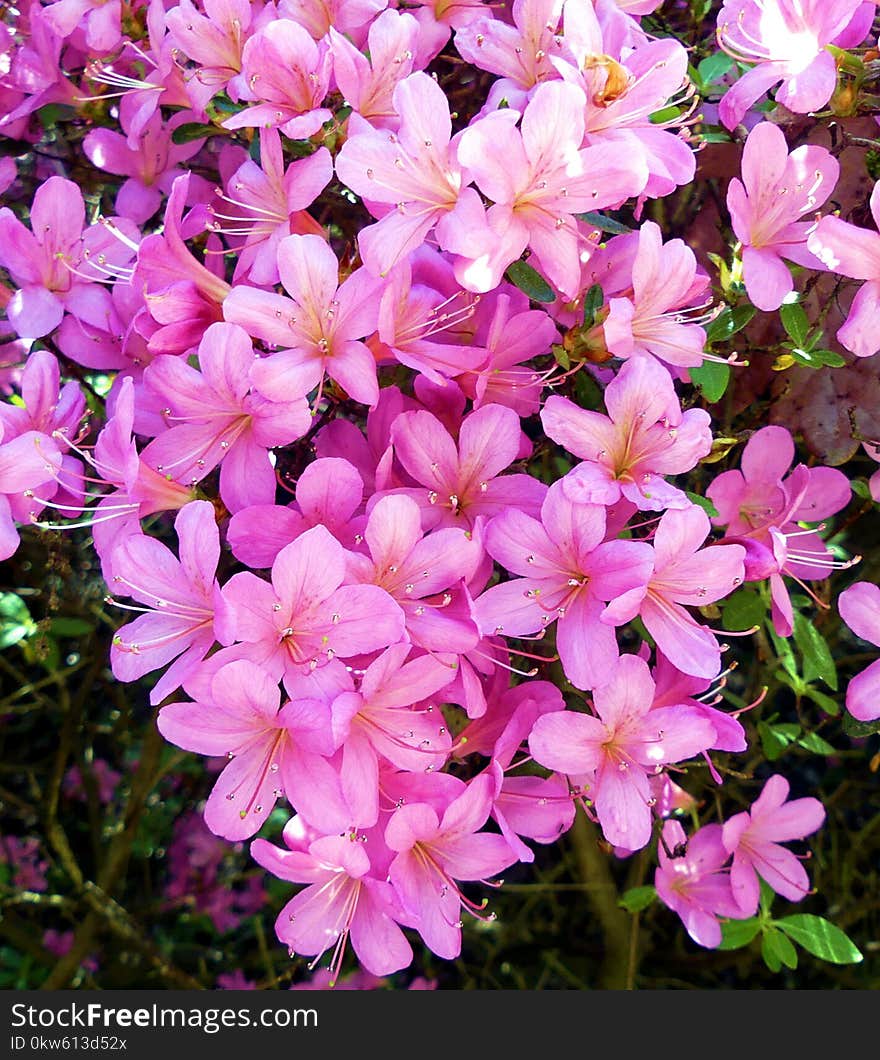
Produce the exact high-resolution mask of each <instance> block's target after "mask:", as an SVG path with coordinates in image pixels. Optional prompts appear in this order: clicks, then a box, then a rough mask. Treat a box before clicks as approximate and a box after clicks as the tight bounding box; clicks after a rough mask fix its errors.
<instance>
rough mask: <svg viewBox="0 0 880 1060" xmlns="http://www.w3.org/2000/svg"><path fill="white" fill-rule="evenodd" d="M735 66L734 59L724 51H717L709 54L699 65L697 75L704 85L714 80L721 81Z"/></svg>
mask: <svg viewBox="0 0 880 1060" xmlns="http://www.w3.org/2000/svg"><path fill="white" fill-rule="evenodd" d="M732 66H733V59H731V58H730V56H729V55H725V54H724V52H715V54H714V55H708V56H707V57H706V58H705V59H703V61H702V62H701V63H700V65H699V66H698V67H697V75H698V76H699V78H700V80H701V81H702V83H703V84H704V85H711V84H712V83H713V81H719V80H720V79H721V78H722V77H724V75H725V74H726V73H727V71H728V70H729V69H730V68H731V67H732Z"/></svg>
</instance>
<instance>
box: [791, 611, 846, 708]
mask: <svg viewBox="0 0 880 1060" xmlns="http://www.w3.org/2000/svg"><path fill="white" fill-rule="evenodd" d="M794 640H795V643H796V644H797V646H798V648H799V649H800V652H801V655H802V656H803V660H804V667H803V677H804V680H805V681H808V682H809V681H812V680H814V679H815V678H817V677H821V678H822V680H823V681H824V682H825V684H826V685H828V687H829V688H831V689H834V690H835V691H836V690H837V667H836V666H835V665H834V658H833V657H832V655H831V649H830V648H829V647H828V644H827V643H826V641H825V638H824V637H823V636H822V634H821V633H820V632H819V631H818V629H816V627H815V626H814V625H813V623H812V622H811V621H810V620H809V619H808V618H806V616H804V615H802V614H800V613H796V614H795V616H794Z"/></svg>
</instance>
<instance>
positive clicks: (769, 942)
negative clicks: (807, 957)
mask: <svg viewBox="0 0 880 1060" xmlns="http://www.w3.org/2000/svg"><path fill="white" fill-rule="evenodd" d="M761 956H762V957H763V958H764V963H765V964H766V965H767V967H768V968H769V969H770V971H771V972H778V971H779V970H780V968H781V967H782V965H783V964H784V965H785V967H786V968H797V962H798V957H797V950H796V949H795V948H794V946H792V944H791V942H789V940H788V939H787V938H786V937H785V935H783V934H782V932H781V931H777V930H776V928H775V927H766V928H765V929H764V937H763V939H761Z"/></svg>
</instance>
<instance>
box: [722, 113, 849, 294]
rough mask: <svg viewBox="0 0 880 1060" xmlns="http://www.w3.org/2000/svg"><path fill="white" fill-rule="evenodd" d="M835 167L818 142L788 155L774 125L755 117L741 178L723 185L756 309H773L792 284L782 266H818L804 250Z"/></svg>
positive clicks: (833, 178)
mask: <svg viewBox="0 0 880 1060" xmlns="http://www.w3.org/2000/svg"><path fill="white" fill-rule="evenodd" d="M839 173H840V166H839V164H838V162H837V159H835V158H834V157H833V156H832V155H831V153H830V152H829V151H826V150H825V148H824V147H817V146H814V145H812V144H803V145H802V146H801V147H797V148H795V149H794V151H792V152H791V153H790V154H789V152H788V145H787V144H786V141H785V134H784V133H783V132H782V130H781V129H780V128H779V126H777V125H773V124H771V123H770V122H766V121H764V122H760V123H759V124H758V125H756V126H755V127H754V129H752V131H751V132H750V133H749V135H748V137H747V138H746V143H745V147H744V148H743V155H742V180H739V179H738V178H737V177H734V178H733V180H731V182H730V185H729V186H728V189H727V207H728V209H729V210H730V216H731V222H732V224H733V230H734V232H735V233H736V236H737V239H739V241H740V243H741V244H742V246H743V252H742V255H743V257H742V261H743V282H744V283H745V286H746V290H747V291H748V293H749V298H750V299H751V300H752V302H754V304H755V305H756V306H757V307H758V308H759V309H765V310H770V309H778V308H779V306H781V305H782V303H783V301H784V299H785V296H786V295H787V294H790V293H791V291H792V290H793V288H794V280H793V279H792V275H791V273H790V272H789V270H788V267H787V266H786V265H785V261H786V260H787V261H792V262H794V263H795V264H797V265H803V266H805V267H807V268H812V269H818V268H821V267H822V262H821V261H820V260H819V259H818V258H817V257H816V255H815V254H813V253H812V251H811V250H810V249H809V244H808V236H809V235H810V232H811V231H812V228H813V226H814V224H815V222H814V221H812V220H808V221H802V220H801V217H803V215H804V214H813V213H814V212H815V211H816V210H817V209H818V207H820V206H821V205H822V204H823V203H824V202H825V200H826V199H827V198H828V196H829V195H831V193H832V192H833V191H834V186H835V184H836V183H837V178H838V175H839Z"/></svg>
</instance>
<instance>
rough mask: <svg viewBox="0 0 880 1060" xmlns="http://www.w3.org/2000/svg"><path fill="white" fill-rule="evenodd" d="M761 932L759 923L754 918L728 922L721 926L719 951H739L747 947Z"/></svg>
mask: <svg viewBox="0 0 880 1060" xmlns="http://www.w3.org/2000/svg"><path fill="white" fill-rule="evenodd" d="M760 930H761V921H760V920H759V919H758V917H756V916H750V917H749V918H748V920H728V921H726V922H723V923H722V924H721V944H720V945H719V946H718V949H719V950H739V949H742V947H743V946H748V944H749V943H750V942H751V941H752V939H753V938H754V937H755V936H756V935H757V934H758V932H759V931H760Z"/></svg>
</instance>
